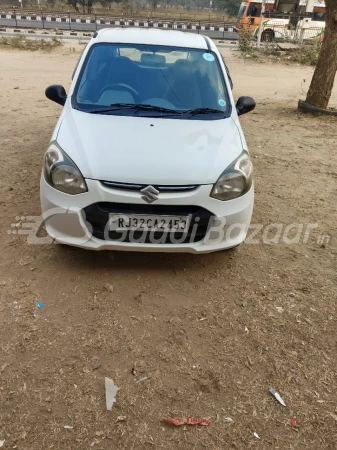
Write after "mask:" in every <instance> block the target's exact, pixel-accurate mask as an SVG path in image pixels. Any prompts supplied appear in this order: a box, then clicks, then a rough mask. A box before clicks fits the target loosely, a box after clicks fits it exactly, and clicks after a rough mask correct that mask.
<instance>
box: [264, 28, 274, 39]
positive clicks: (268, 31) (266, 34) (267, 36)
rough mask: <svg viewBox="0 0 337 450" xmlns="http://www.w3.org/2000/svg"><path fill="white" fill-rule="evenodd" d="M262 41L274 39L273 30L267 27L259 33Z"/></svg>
mask: <svg viewBox="0 0 337 450" xmlns="http://www.w3.org/2000/svg"><path fill="white" fill-rule="evenodd" d="M261 41H262V42H273V41H275V32H274V30H272V29H271V28H267V29H266V30H264V31H263V32H262V34H261Z"/></svg>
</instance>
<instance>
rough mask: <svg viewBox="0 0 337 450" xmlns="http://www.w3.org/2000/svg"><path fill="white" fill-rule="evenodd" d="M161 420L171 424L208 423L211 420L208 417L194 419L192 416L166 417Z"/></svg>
mask: <svg viewBox="0 0 337 450" xmlns="http://www.w3.org/2000/svg"><path fill="white" fill-rule="evenodd" d="M162 421H163V422H166V423H170V424H171V425H175V426H179V425H209V424H210V423H211V421H210V420H209V419H195V418H193V417H182V418H179V417H178V418H176V419H174V418H172V417H166V418H164V419H162Z"/></svg>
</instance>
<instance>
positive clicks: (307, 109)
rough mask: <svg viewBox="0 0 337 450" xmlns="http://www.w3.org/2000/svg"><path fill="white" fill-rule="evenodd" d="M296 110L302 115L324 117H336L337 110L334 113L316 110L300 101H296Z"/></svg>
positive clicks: (329, 110)
mask: <svg viewBox="0 0 337 450" xmlns="http://www.w3.org/2000/svg"><path fill="white" fill-rule="evenodd" d="M298 109H299V111H301V112H303V113H311V114H322V115H324V116H337V110H335V111H334V110H331V109H322V108H317V107H316V106H312V105H310V104H309V103H307V102H303V101H302V100H299V101H298Z"/></svg>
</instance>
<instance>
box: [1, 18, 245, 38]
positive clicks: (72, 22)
mask: <svg viewBox="0 0 337 450" xmlns="http://www.w3.org/2000/svg"><path fill="white" fill-rule="evenodd" d="M0 26H6V27H16V28H39V29H59V30H71V31H95V30H99V29H101V28H109V27H140V28H159V29H169V30H181V31H190V32H194V33H200V32H201V33H203V34H207V35H208V36H210V37H214V38H222V39H237V38H238V33H237V32H238V29H237V27H236V24H234V23H226V22H219V21H216V22H212V23H210V22H208V21H206V20H200V21H186V20H176V21H170V20H164V19H157V20H156V19H137V18H136V17H125V16H122V17H120V16H116V15H104V16H103V15H94V14H88V15H84V14H76V13H75V14H72V13H69V14H66V13H59V14H52V15H43V13H41V12H39V13H36V14H26V13H16V14H11V13H8V12H7V13H6V12H3V13H1V14H0Z"/></svg>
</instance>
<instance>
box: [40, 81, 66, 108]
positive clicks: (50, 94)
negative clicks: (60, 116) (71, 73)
mask: <svg viewBox="0 0 337 450" xmlns="http://www.w3.org/2000/svg"><path fill="white" fill-rule="evenodd" d="M45 94H46V97H47V98H49V100H52V101H53V102H56V103H58V104H59V105H62V106H64V104H65V102H66V100H67V93H66V91H65V89H64V87H63V86H60V85H59V84H53V85H52V86H49V87H47V89H46V91H45Z"/></svg>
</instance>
